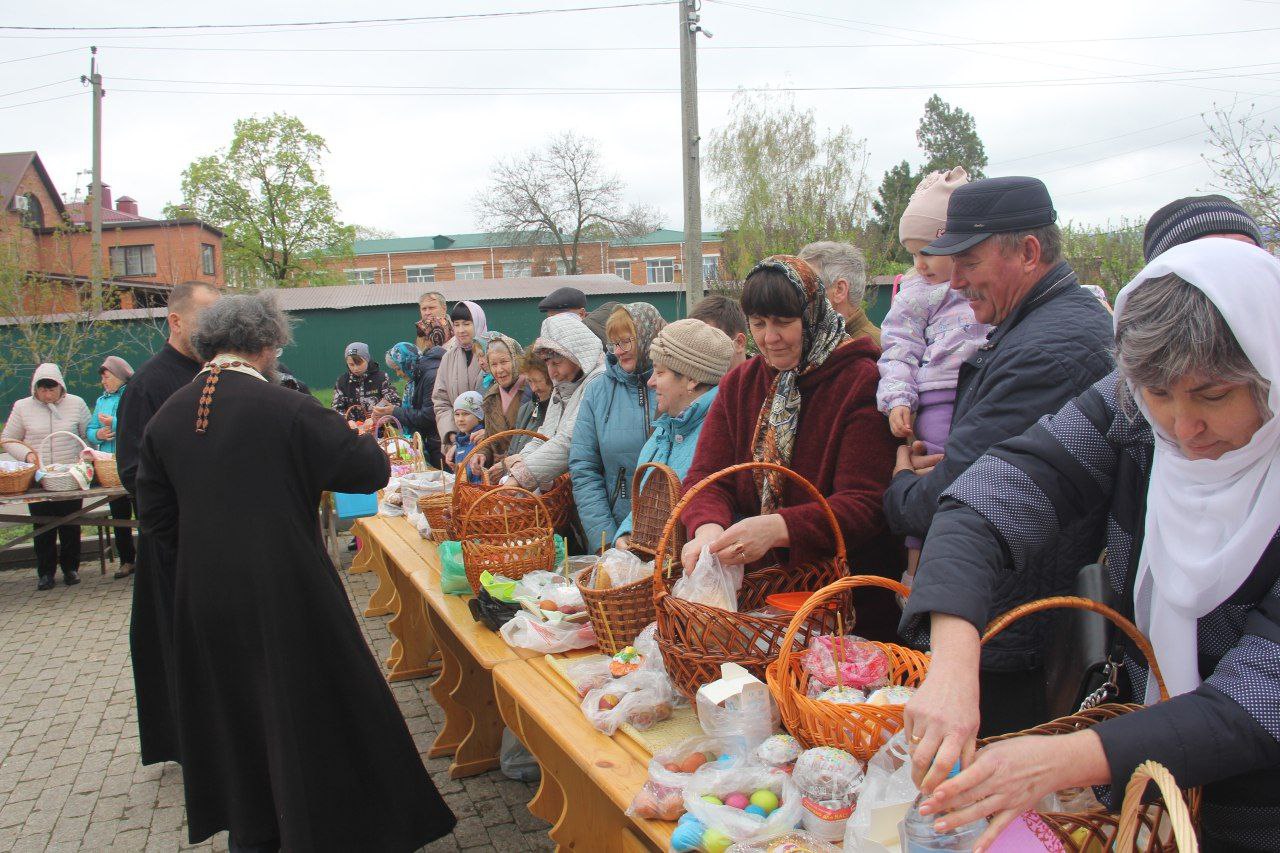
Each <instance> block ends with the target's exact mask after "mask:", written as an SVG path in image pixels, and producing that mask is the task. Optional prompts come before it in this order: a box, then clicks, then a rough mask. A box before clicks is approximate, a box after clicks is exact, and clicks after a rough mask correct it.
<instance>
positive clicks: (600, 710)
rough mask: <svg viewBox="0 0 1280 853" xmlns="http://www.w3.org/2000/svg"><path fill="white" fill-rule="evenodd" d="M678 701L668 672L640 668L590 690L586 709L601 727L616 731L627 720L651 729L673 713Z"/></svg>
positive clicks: (583, 704)
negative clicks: (640, 669)
mask: <svg viewBox="0 0 1280 853" xmlns="http://www.w3.org/2000/svg"><path fill="white" fill-rule="evenodd" d="M675 704H676V696H675V688H674V687H673V686H672V684H671V680H670V679H669V678H667V676H666V675H665V674H664V673H656V672H645V671H640V672H633V673H632V674H631V675H628V676H626V677H625V678H615V679H613V680H612V681H611V682H608V683H606V684H605V685H603V686H602V687H597V688H596V689H594V690H591V691H589V692H588V693H587V695H586V696H584V697H583V698H582V713H583V715H584V716H586V718H587V720H588V721H589V722H590V723H591V725H593V726H595V727H596V729H597V730H598V731H601V732H603V733H604V734H607V735H612V734H613V733H614V732H616V731H617V730H618V726H620V725H622V724H623V723H630V724H631V725H632V726H634V727H635V728H637V729H639V730H640V731H644V730H646V729H651V728H653V727H654V726H655V725H657V724H658V723H660V722H662V721H663V720H665V719H668V718H669V717H670V716H671V711H672V709H673V708H674V707H675Z"/></svg>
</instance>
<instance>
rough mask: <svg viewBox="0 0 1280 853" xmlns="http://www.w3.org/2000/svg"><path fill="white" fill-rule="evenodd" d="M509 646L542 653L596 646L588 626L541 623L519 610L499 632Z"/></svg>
mask: <svg viewBox="0 0 1280 853" xmlns="http://www.w3.org/2000/svg"><path fill="white" fill-rule="evenodd" d="M499 633H500V634H502V639H504V640H506V641H507V645H508V646H512V647H513V648H520V649H532V650H533V651H535V652H542V653H543V654H555V653H557V652H567V651H571V650H573V649H587V648H590V647H591V646H594V645H595V644H596V632H595V631H594V630H593V629H592V627H591V623H590V622H588V621H584V622H543V621H541V620H539V619H538V617H536V616H534V615H533V614H532V613H526V612H524V611H521V612H519V613H517V614H516V615H515V616H514V617H513V618H512V619H511V621H510V622H508V623H507V624H505V625H503V626H502V630H501V631H499Z"/></svg>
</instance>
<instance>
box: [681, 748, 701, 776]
mask: <svg viewBox="0 0 1280 853" xmlns="http://www.w3.org/2000/svg"><path fill="white" fill-rule="evenodd" d="M706 763H707V757H706V756H705V755H703V754H702V753H701V752H695V753H693V754H692V755H690V756H689V757H687V758H685V759H684V760H683V761H681V762H680V772H681V773H692V772H693V771H695V770H697V769H698V768H699V767H701V766H702V765H704V764H706Z"/></svg>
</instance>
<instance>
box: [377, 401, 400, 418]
mask: <svg viewBox="0 0 1280 853" xmlns="http://www.w3.org/2000/svg"><path fill="white" fill-rule="evenodd" d="M395 409H396V407H395V406H393V405H391V404H390V403H379V404H378V405H376V406H374V407H373V416H374V417H375V418H385V417H386V416H387V415H389V414H391V413H392V412H394V411H395Z"/></svg>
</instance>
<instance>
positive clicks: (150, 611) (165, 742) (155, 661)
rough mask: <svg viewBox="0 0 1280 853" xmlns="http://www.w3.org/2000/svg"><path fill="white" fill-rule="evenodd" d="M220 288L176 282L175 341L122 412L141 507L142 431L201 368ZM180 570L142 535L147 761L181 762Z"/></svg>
mask: <svg viewBox="0 0 1280 853" xmlns="http://www.w3.org/2000/svg"><path fill="white" fill-rule="evenodd" d="M218 295H219V293H218V288H217V287H215V286H214V285H212V284H208V283H205V282H199V281H191V282H183V283H182V284H179V285H176V286H175V287H174V288H173V291H172V292H171V293H170V294H169V315H168V319H167V323H168V325H169V339H168V341H167V342H166V343H165V345H164V347H163V348H162V349H161V350H160V352H158V353H156V354H155V355H154V356H152V357H151V358H150V359H148V360H147V362H146V363H145V364H143V365H142V366H141V367H139V368H138V370H137V371H136V372H135V373H134V374H133V379H131V380H130V381H129V390H128V393H126V394H125V395H124V396H123V397H122V398H121V399H120V410H119V411H118V412H117V413H116V421H117V423H116V466H117V468H118V469H119V471H120V481H121V484H122V485H123V486H124V487H125V489H126V490H128V492H129V495H130V497H132V498H133V500H134V503H135V505H136V504H137V501H138V491H137V488H136V486H135V479H136V478H137V473H138V453H139V451H140V450H141V448H142V433H143V431H144V430H145V429H146V428H147V424H148V423H149V422H150V421H151V417H152V415H154V414H155V413H156V412H158V411H159V410H160V407H161V406H163V405H164V403H165V401H166V400H168V399H169V397H170V396H171V395H172V394H173V392H174V391H177V390H178V389H179V388H181V387H182V386H184V385H190V384H191V380H192V379H194V378H195V375H196V372H197V371H198V370H200V362H199V361H198V360H197V359H196V356H195V352H194V351H193V350H192V349H191V329H192V328H194V326H195V324H196V322H197V321H198V319H199V315H200V312H201V311H203V310H204V309H205V308H207V307H208V306H210V305H212V304H213V303H214V301H216V300H217V298H218ZM172 569H173V567H172V566H165V565H164V564H163V563H161V562H159V561H158V560H157V559H156V555H155V552H154V550H153V549H152V547H151V543H150V537H149V536H148V534H147V530H146V528H145V527H143V528H140V529H139V531H138V559H137V562H136V563H135V572H136V574H137V577H135V578H134V584H133V613H132V615H131V617H130V621H129V648H130V651H131V653H132V656H133V684H134V691H135V693H136V695H137V701H138V737H139V741H140V746H141V749H142V763H143V764H156V763H158V762H161V761H181V760H182V759H181V755H180V754H179V749H178V738H177V733H176V731H175V729H174V726H173V719H172V709H171V708H170V700H169V679H168V676H167V674H166V665H167V661H168V660H169V635H170V631H171V630H172V626H171V622H172V602H173V572H172Z"/></svg>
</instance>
